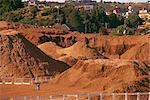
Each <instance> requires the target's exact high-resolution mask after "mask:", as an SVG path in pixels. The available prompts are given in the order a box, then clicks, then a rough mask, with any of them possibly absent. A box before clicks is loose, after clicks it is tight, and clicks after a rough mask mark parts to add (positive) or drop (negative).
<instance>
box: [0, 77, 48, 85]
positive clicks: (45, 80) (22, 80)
mask: <svg viewBox="0 0 150 100" xmlns="http://www.w3.org/2000/svg"><path fill="white" fill-rule="evenodd" d="M49 80H51V77H50V76H48V77H36V78H5V79H1V80H0V84H15V85H20V84H24V85H31V84H35V83H48V81H49Z"/></svg>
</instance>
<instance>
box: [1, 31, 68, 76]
mask: <svg viewBox="0 0 150 100" xmlns="http://www.w3.org/2000/svg"><path fill="white" fill-rule="evenodd" d="M7 32H8V31H3V32H1V33H0V78H5V77H36V76H47V75H54V74H56V73H61V72H63V71H65V70H66V69H68V68H69V66H68V65H67V64H65V63H63V62H60V61H56V60H54V59H52V58H50V57H49V56H47V55H46V54H45V53H44V52H42V51H41V50H40V49H38V48H37V47H36V46H34V45H33V44H32V43H30V42H29V41H28V40H27V39H26V38H24V37H23V36H22V35H21V34H19V33H18V32H17V31H16V33H15V31H12V32H10V31H9V32H8V33H7ZM6 33H7V34H6ZM10 33H11V34H10Z"/></svg>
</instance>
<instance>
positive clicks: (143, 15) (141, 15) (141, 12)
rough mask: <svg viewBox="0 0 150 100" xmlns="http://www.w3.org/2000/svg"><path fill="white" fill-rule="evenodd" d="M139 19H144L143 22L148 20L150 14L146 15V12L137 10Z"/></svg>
mask: <svg viewBox="0 0 150 100" xmlns="http://www.w3.org/2000/svg"><path fill="white" fill-rule="evenodd" d="M139 17H140V18H142V19H144V20H146V19H150V14H149V13H148V11H147V10H145V9H142V10H139Z"/></svg>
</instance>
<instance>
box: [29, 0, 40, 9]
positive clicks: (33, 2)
mask: <svg viewBox="0 0 150 100" xmlns="http://www.w3.org/2000/svg"><path fill="white" fill-rule="evenodd" d="M28 5H29V6H37V7H38V5H39V2H38V0H28Z"/></svg>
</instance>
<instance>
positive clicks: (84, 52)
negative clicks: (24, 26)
mask: <svg viewBox="0 0 150 100" xmlns="http://www.w3.org/2000/svg"><path fill="white" fill-rule="evenodd" d="M38 47H39V48H40V49H41V50H42V51H43V52H45V53H46V54H47V55H49V56H50V57H52V58H54V59H57V60H60V61H63V62H65V63H67V64H69V65H74V64H75V63H76V62H77V60H80V59H97V58H104V57H103V56H102V55H100V54H99V53H98V52H97V51H96V50H95V49H93V48H90V47H89V46H88V45H87V44H86V43H85V42H84V41H78V42H77V43H75V44H74V45H72V46H71V47H68V48H62V47H59V46H57V44H56V43H54V42H46V43H43V44H41V45H38Z"/></svg>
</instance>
